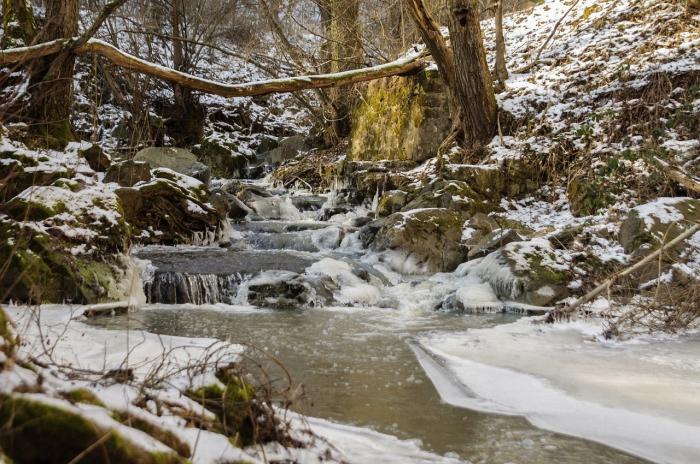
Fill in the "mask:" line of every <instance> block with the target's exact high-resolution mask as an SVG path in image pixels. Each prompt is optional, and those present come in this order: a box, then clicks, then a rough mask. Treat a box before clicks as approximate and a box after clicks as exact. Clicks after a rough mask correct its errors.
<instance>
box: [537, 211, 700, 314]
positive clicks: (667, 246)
mask: <svg viewBox="0 0 700 464" xmlns="http://www.w3.org/2000/svg"><path fill="white" fill-rule="evenodd" d="M698 231H700V224H695V225H694V226H692V227H691V228H689V229H688V230H686V231H685V232H683V233H682V234H680V235H679V236H678V237H676V238H674V239H673V240H671V241H670V242H668V243H667V244H663V243H662V244H661V246H660V247H659V249H657V250H656V251H655V252H653V253H651V254H649V255H647V256H646V257H644V259H642V260H641V261H639V262H637V263H636V264H634V265H633V266H630V267H628V268H626V269H623V270H622V271H620V272H617V273H615V274H613V275H612V277H610V278H608V279H607V280H606V281H605V282H603V283H602V284H600V285H598V286H597V287H596V288H594V289H593V290H591V291H590V292H588V293H586V294H585V295H583V296H582V297H581V298H579V299H578V300H576V301H575V302H573V303H572V304H570V305H568V306H566V307H564V308H562V309H555V310H554V311H551V312H550V313H549V315H548V317H547V321H548V322H553V321H554V320H557V319H560V318H562V317H566V316H569V315H571V314H572V313H573V312H574V311H576V310H577V309H578V308H579V307H581V305H583V304H586V303H588V302H589V301H591V300H592V299H593V298H595V297H597V296H598V295H600V294H601V293H603V292H604V291H607V290H608V289H609V288H610V286H611V285H612V284H613V282H615V280H616V279H618V278H620V277H624V276H626V275H629V274H631V273H633V272H634V271H636V270H637V269H639V268H641V267H642V266H644V265H645V264H647V263H649V262H651V261H653V260H654V259H657V258H658V257H659V256H660V255H661V253H663V251H664V250H666V249H670V248H673V247H675V246H676V245H678V244H679V243H681V242H682V241H684V240H685V239H687V238H689V237H691V236H692V235H694V234H695V233H696V232H698Z"/></svg>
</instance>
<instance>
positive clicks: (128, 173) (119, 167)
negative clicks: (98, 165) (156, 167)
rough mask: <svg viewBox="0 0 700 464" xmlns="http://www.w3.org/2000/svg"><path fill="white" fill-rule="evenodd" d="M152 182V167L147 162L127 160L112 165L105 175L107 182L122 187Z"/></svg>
mask: <svg viewBox="0 0 700 464" xmlns="http://www.w3.org/2000/svg"><path fill="white" fill-rule="evenodd" d="M149 180H151V165H150V164H149V163H148V162H146V161H135V160H127V161H122V162H120V163H115V164H113V165H111V166H110V167H109V168H108V169H107V172H106V173H105V182H116V183H118V184H119V185H121V186H122V187H132V186H134V185H135V184H137V183H139V182H148V181H149Z"/></svg>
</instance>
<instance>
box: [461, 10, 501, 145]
mask: <svg viewBox="0 0 700 464" xmlns="http://www.w3.org/2000/svg"><path fill="white" fill-rule="evenodd" d="M450 7H451V12H450V22H449V29H450V39H451V41H452V50H453V53H454V62H455V64H456V66H455V69H456V73H455V84H456V92H455V94H456V96H457V99H458V105H459V107H460V108H461V110H462V128H463V130H464V139H465V142H466V144H467V145H468V146H472V147H476V146H479V145H483V144H486V143H488V142H490V141H491V139H492V138H493V135H494V134H495V132H496V113H497V111H498V107H497V104H496V95H495V94H494V90H493V83H492V81H491V73H490V71H489V68H488V64H487V63H486V52H485V51H484V41H483V38H482V35H481V25H480V24H479V9H478V6H477V1H476V0H451V4H450Z"/></svg>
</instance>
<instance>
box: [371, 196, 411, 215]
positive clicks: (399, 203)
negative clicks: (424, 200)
mask: <svg viewBox="0 0 700 464" xmlns="http://www.w3.org/2000/svg"><path fill="white" fill-rule="evenodd" d="M406 203H408V193H406V192H404V191H403V190H389V191H388V192H384V195H382V198H381V200H379V205H378V206H377V217H386V216H389V215H391V214H394V213H398V212H399V211H401V209H403V207H404V206H406Z"/></svg>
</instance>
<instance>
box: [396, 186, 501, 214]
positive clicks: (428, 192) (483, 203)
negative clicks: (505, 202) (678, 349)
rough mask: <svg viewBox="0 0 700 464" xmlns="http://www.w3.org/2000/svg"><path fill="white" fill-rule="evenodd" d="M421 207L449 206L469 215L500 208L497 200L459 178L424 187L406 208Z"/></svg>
mask: <svg viewBox="0 0 700 464" xmlns="http://www.w3.org/2000/svg"><path fill="white" fill-rule="evenodd" d="M421 208H448V209H451V210H455V211H461V212H464V213H466V214H468V215H469V216H471V215H472V214H475V213H479V212H483V213H489V212H492V211H496V210H499V209H500V208H499V206H498V204H497V203H496V202H494V201H491V200H490V199H489V198H484V197H483V196H482V195H480V194H479V193H477V192H475V191H474V190H473V189H472V187H471V186H470V185H469V184H467V183H466V182H463V181H458V180H437V181H434V182H431V183H430V184H428V185H426V186H425V187H423V189H422V190H421V191H420V193H418V195H417V196H416V197H415V198H414V199H413V200H411V201H410V202H409V203H408V204H407V205H406V206H405V207H404V210H414V209H421Z"/></svg>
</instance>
